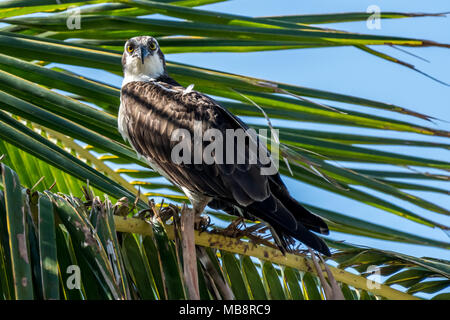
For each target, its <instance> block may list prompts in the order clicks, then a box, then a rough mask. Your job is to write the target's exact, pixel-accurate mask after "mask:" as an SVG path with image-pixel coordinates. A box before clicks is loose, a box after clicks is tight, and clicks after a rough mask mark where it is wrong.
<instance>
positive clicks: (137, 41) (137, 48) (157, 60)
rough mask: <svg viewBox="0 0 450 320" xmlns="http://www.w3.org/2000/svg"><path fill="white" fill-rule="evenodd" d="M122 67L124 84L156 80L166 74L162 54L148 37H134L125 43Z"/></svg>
mask: <svg viewBox="0 0 450 320" xmlns="http://www.w3.org/2000/svg"><path fill="white" fill-rule="evenodd" d="M122 67H123V73H124V81H126V82H129V81H140V80H144V79H145V78H153V79H157V78H158V77H160V76H161V75H163V74H165V73H166V61H165V59H164V54H163V53H162V51H161V49H160V48H159V45H158V41H156V39H155V38H153V37H150V36H141V37H134V38H131V39H129V40H128V41H127V42H126V43H125V46H124V51H123V56H122Z"/></svg>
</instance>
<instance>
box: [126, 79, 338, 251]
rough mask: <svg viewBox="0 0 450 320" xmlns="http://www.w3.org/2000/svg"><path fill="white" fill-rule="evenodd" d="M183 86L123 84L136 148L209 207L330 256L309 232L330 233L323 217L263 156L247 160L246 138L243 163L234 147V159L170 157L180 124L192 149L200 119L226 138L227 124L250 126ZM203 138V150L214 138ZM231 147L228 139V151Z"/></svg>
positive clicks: (283, 242)
mask: <svg viewBox="0 0 450 320" xmlns="http://www.w3.org/2000/svg"><path fill="white" fill-rule="evenodd" d="M184 90H185V89H184V88H183V87H180V86H174V85H170V84H167V83H163V82H130V83H128V84H126V85H125V86H123V87H122V92H121V93H122V97H121V103H122V108H123V111H122V112H123V116H124V117H125V121H124V123H125V125H126V128H125V129H126V131H127V135H128V138H129V140H130V143H131V144H132V145H133V147H134V148H135V149H136V151H137V152H138V153H139V154H141V155H143V156H144V157H146V158H147V159H148V160H149V161H151V162H153V163H155V164H156V165H157V167H158V169H159V171H161V172H160V173H161V174H163V175H165V176H166V177H168V178H169V179H170V180H171V181H172V182H173V183H175V184H177V185H178V186H180V187H184V188H186V189H188V190H189V191H191V192H194V193H199V194H202V195H207V196H210V197H212V198H213V199H214V200H213V201H212V202H211V203H210V206H212V207H215V208H217V209H223V210H225V211H227V212H229V213H232V214H236V208H239V209H238V211H239V213H242V212H243V213H244V215H245V216H249V217H252V218H257V219H261V220H263V221H266V222H267V223H269V224H270V225H271V226H272V228H273V229H274V230H275V232H276V233H277V234H278V235H279V242H281V244H280V246H282V247H284V248H286V247H287V246H288V244H289V243H290V242H291V237H294V238H296V239H298V240H300V241H302V242H304V243H305V244H307V245H308V246H310V247H312V248H314V249H316V250H318V251H320V252H322V253H325V254H328V255H329V250H328V248H327V246H326V245H325V243H324V242H323V241H322V240H321V239H320V238H318V237H317V236H316V235H314V234H313V233H311V232H310V231H309V230H313V231H317V232H320V233H325V234H326V233H327V232H328V228H327V225H326V224H325V222H324V221H323V220H322V219H320V218H319V217H317V216H315V215H314V214H312V213H310V212H309V211H308V210H306V209H305V208H303V207H302V206H301V205H300V204H299V203H298V202H297V201H296V200H295V199H293V198H292V197H291V196H290V195H289V192H288V191H287V189H286V187H285V185H284V184H283V182H282V181H281V179H280V176H279V174H278V173H275V174H273V175H262V174H261V168H262V167H263V164H262V163H261V161H259V160H260V159H258V161H257V162H256V163H252V162H251V161H250V160H249V156H250V153H248V144H247V143H246V152H245V153H244V156H245V161H244V163H243V164H242V163H241V164H238V162H237V158H236V157H237V150H236V149H235V150H234V161H232V164H228V162H227V164H222V163H212V164H206V163H204V162H201V163H199V164H186V163H175V162H173V161H172V157H171V155H172V149H173V148H174V146H175V145H176V144H177V143H178V141H172V140H171V137H172V134H173V133H174V131H175V130H177V129H185V130H187V132H189V134H190V136H191V138H192V140H191V141H190V145H191V150H193V149H194V130H195V129H194V128H195V124H196V123H197V124H198V123H200V124H201V131H202V132H206V131H207V130H208V129H216V130H218V131H219V132H221V133H222V136H224V137H226V130H227V129H234V130H236V129H241V130H247V129H248V128H247V126H246V125H245V124H244V123H243V122H242V121H240V120H239V119H238V118H237V117H235V116H233V115H232V114H231V113H229V112H228V111H226V110H225V109H223V108H222V107H221V106H220V105H218V104H217V103H216V102H215V101H214V100H213V99H211V98H210V97H208V96H206V95H203V94H201V93H199V92H196V91H190V92H185V91H184ZM246 141H249V140H246ZM201 143H202V147H203V150H204V148H206V147H207V146H208V145H209V143H210V141H202V142H201ZM229 151H230V150H226V143H224V149H223V152H224V155H225V154H226V153H227V152H229ZM224 159H225V158H224ZM191 160H193V159H192V158H191ZM192 163H193V162H192Z"/></svg>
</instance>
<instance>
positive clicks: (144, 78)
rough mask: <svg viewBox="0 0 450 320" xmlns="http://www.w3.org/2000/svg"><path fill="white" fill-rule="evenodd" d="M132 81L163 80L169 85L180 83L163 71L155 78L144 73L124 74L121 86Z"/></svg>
mask: <svg viewBox="0 0 450 320" xmlns="http://www.w3.org/2000/svg"><path fill="white" fill-rule="evenodd" d="M134 81H145V82H149V81H158V82H165V83H168V84H170V85H174V86H179V85H180V84H179V83H178V82H176V81H175V80H174V79H173V78H171V77H170V76H169V75H168V74H167V73H163V74H161V75H159V76H157V77H156V78H153V77H151V76H148V75H146V74H125V76H124V78H123V81H122V87H123V86H125V85H126V84H127V83H130V82H134Z"/></svg>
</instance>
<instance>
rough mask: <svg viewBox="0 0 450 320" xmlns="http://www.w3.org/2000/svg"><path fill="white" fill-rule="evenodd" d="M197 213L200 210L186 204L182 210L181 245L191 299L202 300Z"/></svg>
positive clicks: (185, 277)
mask: <svg viewBox="0 0 450 320" xmlns="http://www.w3.org/2000/svg"><path fill="white" fill-rule="evenodd" d="M197 214H198V211H197V210H195V208H194V209H189V208H187V207H186V206H184V207H183V210H182V211H181V234H182V236H183V239H182V243H181V245H182V248H183V264H184V268H183V269H184V270H183V271H184V279H185V283H186V287H187V289H188V294H189V299H191V300H200V292H199V288H198V273H197V255H196V252H195V233H194V223H195V216H196V215H197Z"/></svg>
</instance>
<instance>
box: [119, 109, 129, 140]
mask: <svg viewBox="0 0 450 320" xmlns="http://www.w3.org/2000/svg"><path fill="white" fill-rule="evenodd" d="M126 118H127V117H126V114H125V107H124V106H123V105H122V103H120V107H119V114H118V117H117V129H118V130H119V132H120V134H121V135H122V138H123V140H125V141H127V140H129V135H128V129H127V119H126Z"/></svg>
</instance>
